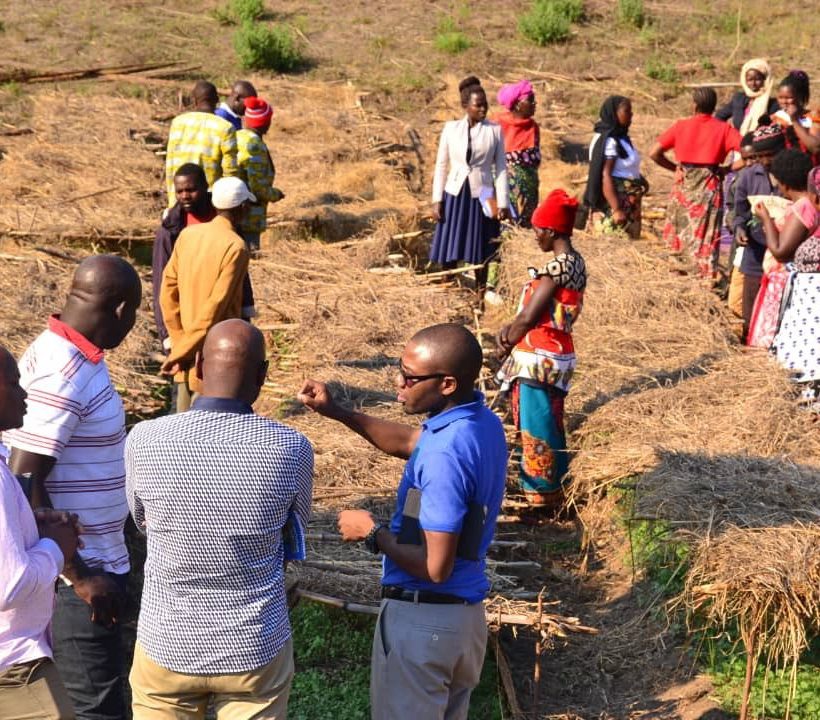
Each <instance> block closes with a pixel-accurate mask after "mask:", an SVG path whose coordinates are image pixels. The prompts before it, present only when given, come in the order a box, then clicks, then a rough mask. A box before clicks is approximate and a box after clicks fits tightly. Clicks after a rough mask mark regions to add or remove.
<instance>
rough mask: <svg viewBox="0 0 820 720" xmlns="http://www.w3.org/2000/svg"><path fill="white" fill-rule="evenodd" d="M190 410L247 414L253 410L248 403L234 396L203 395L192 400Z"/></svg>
mask: <svg viewBox="0 0 820 720" xmlns="http://www.w3.org/2000/svg"><path fill="white" fill-rule="evenodd" d="M191 409H192V410H204V411H205V412H218V413H235V414H238V415H247V414H248V413H252V412H253V408H252V407H251V406H250V405H248V403H246V402H244V401H242V400H236V399H235V398H220V397H205V396H203V395H200V396H199V397H198V398H197V399H196V400H194V402H193V404H192V406H191Z"/></svg>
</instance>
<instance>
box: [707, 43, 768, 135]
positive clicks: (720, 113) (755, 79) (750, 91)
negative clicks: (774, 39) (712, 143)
mask: <svg viewBox="0 0 820 720" xmlns="http://www.w3.org/2000/svg"><path fill="white" fill-rule="evenodd" d="M740 86H741V87H742V88H743V90H742V91H740V92H736V93H735V94H734V95H732V99H731V100H730V101H729V102H728V103H726V104H725V105H723V106H722V107H720V108H718V110H717V112H716V113H715V117H716V118H717V119H718V120H729V121H731V123H732V125H733V126H734V127H735V129H737V131H738V132H739V133H740V134H741V135H745V134H746V133H748V132H753V131H754V130H756V129H757V126H758V125H759V124H760V118H761V117H763V116H764V115H772V114H773V113H775V112H777V109H778V107H779V106H778V104H777V100H775V98H773V97H771V94H772V87H773V86H774V78H773V77H772V69H771V68H770V67H769V63H767V62H766V61H765V60H764V59H763V58H754V59H753V60H749V61H748V62H747V63H746V64H745V65H744V66H743V67H742V68H741V70H740Z"/></svg>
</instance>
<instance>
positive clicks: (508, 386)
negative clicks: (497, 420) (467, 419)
mask: <svg viewBox="0 0 820 720" xmlns="http://www.w3.org/2000/svg"><path fill="white" fill-rule="evenodd" d="M577 210H578V201H577V200H575V198H571V197H569V195H567V194H566V192H564V191H563V190H553V191H552V192H551V193H550V194H549V195H548V196H547V198H546V200H544V202H542V203H541V204H540V205H539V206H538V208H537V209H536V210H535V212H534V213H533V216H532V225H533V228H534V229H535V240H536V242H537V243H538V247H539V248H541V250H543V251H544V252H547V253H553V257H552V260H550V261H549V262H547V264H546V265H545V266H544V267H543V268H542V269H541V270H536V269H535V268H530V276H531V278H532V279H531V280H530V281H529V282H528V283H527V284H526V285H525V286H524V291H523V292H522V294H521V302H520V304H519V308H518V314H517V315H516V316H515V318H514V319H513V321H512V322H511V323H510V324H509V325H505V326H504V327H503V328H501V331H500V332H499V334H498V344H499V345H500V346H501V349H502V351H503V352H504V353H509V357H507V359H506V360H505V361H504V364H503V365H502V367H501V370H500V371H499V373H498V379H499V380H500V381H501V383H502V385H501V391H502V392H507V391H509V390H512V410H513V415H514V417H515V422H516V426H517V428H518V431H519V433H520V441H521V467H520V472H519V483H520V485H521V490H522V491H523V493H524V495H525V496H526V498H527V500H528V502H530V504H532V505H540V506H550V507H555V506H557V505H560V503H561V501H562V500H563V487H564V485H565V484H566V482H567V470H568V469H569V457H568V454H567V443H566V437H565V435H564V398H565V397H566V394H567V391H568V390H569V384H570V380H571V379H572V373H573V371H574V370H575V346H574V345H573V342H572V326H573V323H574V322H575V320H576V319H577V318H578V314H579V313H580V312H581V305H582V302H583V297H584V290H585V289H586V284H587V272H586V266H585V264H584V258H583V257H581V254H580V253H579V252H578V251H576V250H575V249H574V248H573V247H572V240H571V236H572V227H573V224H574V222H575V213H576V212H577Z"/></svg>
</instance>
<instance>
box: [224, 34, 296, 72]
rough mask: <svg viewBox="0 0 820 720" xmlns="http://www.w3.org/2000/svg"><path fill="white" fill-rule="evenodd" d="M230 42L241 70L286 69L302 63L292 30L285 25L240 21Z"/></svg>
mask: <svg viewBox="0 0 820 720" xmlns="http://www.w3.org/2000/svg"><path fill="white" fill-rule="evenodd" d="M233 46H234V50H236V55H237V58H238V59H239V64H240V65H241V66H242V68H243V69H244V70H274V71H276V72H283V73H286V72H294V71H295V70H299V69H300V68H301V67H302V66H304V64H305V58H304V55H303V54H302V49H301V46H300V44H299V42H298V41H297V39H296V35H295V33H294V32H293V30H291V29H290V28H289V27H287V26H285V25H265V24H262V23H257V22H253V21H246V22H243V23H242V25H241V26H240V27H239V29H238V30H237V31H236V33H235V34H234V37H233Z"/></svg>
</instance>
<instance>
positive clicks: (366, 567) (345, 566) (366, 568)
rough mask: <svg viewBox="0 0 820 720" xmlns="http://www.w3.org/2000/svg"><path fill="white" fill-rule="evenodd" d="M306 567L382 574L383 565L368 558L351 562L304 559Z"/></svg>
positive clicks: (303, 563)
mask: <svg viewBox="0 0 820 720" xmlns="http://www.w3.org/2000/svg"><path fill="white" fill-rule="evenodd" d="M302 565H303V566H304V567H308V568H313V569H314V570H327V571H329V572H337V573H342V575H362V574H364V575H381V566H380V564H379V563H378V562H376V563H374V562H370V561H368V560H353V561H350V562H346V561H339V560H303V561H302Z"/></svg>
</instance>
